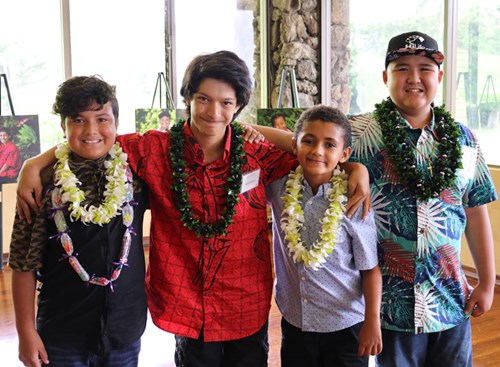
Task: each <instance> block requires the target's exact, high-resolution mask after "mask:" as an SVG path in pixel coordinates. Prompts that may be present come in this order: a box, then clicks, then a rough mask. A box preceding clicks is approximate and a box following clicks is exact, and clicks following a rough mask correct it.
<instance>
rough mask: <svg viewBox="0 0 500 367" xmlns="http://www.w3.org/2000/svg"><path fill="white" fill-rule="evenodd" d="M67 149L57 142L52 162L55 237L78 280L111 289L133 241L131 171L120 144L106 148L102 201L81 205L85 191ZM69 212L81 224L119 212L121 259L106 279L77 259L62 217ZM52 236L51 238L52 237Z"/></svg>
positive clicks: (107, 219) (101, 220)
mask: <svg viewBox="0 0 500 367" xmlns="http://www.w3.org/2000/svg"><path fill="white" fill-rule="evenodd" d="M70 152H71V150H70V148H69V145H68V143H67V142H64V143H62V144H60V145H59V146H58V147H57V149H56V153H55V154H56V158H57V163H56V164H55V167H54V168H55V173H54V177H55V180H54V181H55V186H56V187H55V188H54V190H52V192H51V202H52V208H51V210H50V211H51V217H52V218H53V219H54V222H55V224H56V227H57V232H58V233H57V235H55V236H53V237H57V238H58V239H59V241H60V242H61V244H62V247H63V249H64V252H65V254H64V256H63V258H66V259H68V262H69V263H70V265H71V267H72V268H73V269H74V270H75V272H76V273H77V274H78V276H79V277H80V279H81V280H83V281H84V282H88V283H91V284H95V285H100V286H107V285H109V286H110V287H111V289H113V282H114V281H115V280H116V279H118V277H119V276H120V273H121V270H122V269H123V267H124V266H127V263H128V255H129V251H130V246H131V243H132V234H135V232H134V229H133V227H132V223H133V221H134V210H133V208H132V206H133V205H135V204H136V203H135V202H134V201H133V200H134V189H133V185H132V173H131V172H130V168H129V167H128V164H127V155H126V154H125V153H124V152H123V151H122V149H121V147H120V145H119V144H115V145H113V147H112V148H111V150H110V151H109V156H110V158H109V159H108V160H106V161H105V162H104V167H105V168H106V172H105V175H106V179H107V180H108V182H107V183H106V190H105V192H104V201H103V202H102V204H101V205H100V206H98V207H96V206H94V205H87V206H82V205H81V203H82V202H83V200H84V199H85V194H84V193H83V191H82V190H80V189H79V188H78V186H79V185H80V184H81V182H80V181H79V180H78V179H77V177H76V176H75V174H74V173H73V172H72V171H71V170H70V168H69V163H68V159H69V155H70ZM66 210H68V211H69V217H70V220H71V221H75V220H80V221H81V222H83V223H84V224H86V225H88V224H90V223H93V224H98V225H100V226H102V225H103V224H107V223H109V222H110V220H111V219H112V218H114V217H115V216H117V215H122V218H123V225H124V226H125V227H126V230H125V233H124V235H123V239H122V247H121V250H120V258H119V260H118V262H115V263H113V264H114V265H116V267H115V269H114V270H113V271H112V273H111V276H110V277H109V278H106V277H100V276H96V275H89V273H88V272H87V271H86V270H85V269H84V268H83V266H82V265H81V264H80V262H79V261H78V259H77V256H78V253H76V252H75V251H74V247H73V241H72V239H71V237H70V236H69V232H70V230H69V227H68V224H67V222H66V218H65V216H64V213H65V211H66ZM51 238H52V237H51Z"/></svg>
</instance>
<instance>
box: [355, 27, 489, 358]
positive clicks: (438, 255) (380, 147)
mask: <svg viewBox="0 0 500 367" xmlns="http://www.w3.org/2000/svg"><path fill="white" fill-rule="evenodd" d="M443 60H444V55H443V54H442V53H441V52H440V51H439V50H438V46H437V42H436V41H435V40H434V39H432V38H431V37H429V36H428V35H426V34H423V33H420V32H409V33H404V34H401V35H398V36H396V37H394V38H392V39H391V41H390V42H389V46H388V49H387V55H386V61H385V66H386V69H385V70H384V72H383V80H384V83H385V84H386V85H387V87H388V90H389V95H390V97H389V98H388V99H386V100H384V101H382V102H381V103H380V104H377V105H376V109H375V111H374V113H372V114H368V115H361V116H355V117H351V123H352V129H353V153H352V155H351V161H358V162H361V163H363V164H364V165H365V166H366V167H367V168H368V171H369V173H370V183H371V193H372V202H373V207H374V209H375V218H376V222H377V228H378V243H379V259H380V267H381V270H382V275H383V290H382V309H381V313H382V320H381V324H382V329H383V330H382V331H383V334H382V335H383V342H384V349H383V351H382V353H381V354H380V355H379V356H377V363H378V365H380V366H424V365H426V366H427V365H430V364H429V363H433V362H432V361H437V360H439V365H442V366H470V365H471V364H472V345H471V331H470V322H469V317H470V316H471V315H472V316H474V317H476V316H480V315H482V314H484V313H485V312H487V311H488V310H489V309H490V308H491V304H492V302H493V292H494V285H495V265H494V256H493V248H494V245H493V236H492V232H491V225H490V220H489V217H488V211H487V208H486V204H487V203H489V202H492V201H494V200H496V199H497V194H496V192H495V189H494V186H493V183H492V180H491V177H490V174H489V171H488V167H487V165H486V162H485V160H484V157H483V155H482V152H481V150H480V148H479V144H478V141H477V139H476V137H475V135H474V133H473V132H472V131H471V130H469V129H468V128H467V127H466V126H464V125H462V124H460V123H458V122H455V121H454V119H453V118H452V117H451V116H450V114H449V113H447V112H446V111H445V109H444V107H436V106H435V105H434V103H433V100H434V98H435V96H436V93H437V91H438V87H439V84H440V82H441V80H442V77H443V71H442V70H440V65H441V64H442V62H443ZM463 233H465V235H466V238H467V242H468V245H469V248H470V251H471V253H472V256H473V258H474V261H475V265H476V269H477V274H478V277H479V283H478V285H477V286H476V288H474V289H473V288H472V287H471V286H470V285H469V284H468V282H467V279H466V277H465V274H464V272H463V270H462V267H461V264H460V248H461V238H462V234H463Z"/></svg>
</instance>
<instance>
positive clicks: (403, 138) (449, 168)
mask: <svg viewBox="0 0 500 367" xmlns="http://www.w3.org/2000/svg"><path fill="white" fill-rule="evenodd" d="M433 109H434V121H435V124H436V126H435V128H434V133H435V134H436V136H437V140H438V142H439V145H438V153H437V157H436V159H434V161H433V162H432V165H433V167H434V169H435V172H436V174H434V175H433V176H432V177H430V175H427V174H425V173H424V170H422V169H420V168H418V166H417V160H416V156H415V153H414V150H413V147H412V146H411V145H410V144H408V132H407V125H406V124H405V120H404V119H403V117H402V116H401V114H400V113H399V112H398V111H397V109H396V105H395V104H394V102H393V101H392V100H391V99H390V98H387V99H386V100H383V101H382V102H381V103H378V104H376V105H375V112H374V117H375V119H376V120H377V121H378V122H379V124H380V128H381V130H382V140H383V142H384V144H385V146H386V148H387V151H388V153H389V156H390V157H391V159H392V161H393V166H394V170H395V172H396V174H397V175H398V177H399V181H400V182H401V183H402V184H403V185H405V186H406V187H407V188H408V189H410V190H412V191H413V193H414V194H415V196H416V198H417V199H419V200H422V201H426V200H428V199H430V198H436V197H438V196H439V194H440V193H441V191H443V190H444V189H446V188H448V187H450V186H451V184H452V183H453V181H454V180H455V178H456V173H457V169H458V168H462V161H461V158H462V151H461V149H460V142H459V138H460V130H459V128H458V126H457V125H456V124H455V123H454V120H453V118H452V117H451V115H450V114H449V113H448V112H447V111H446V110H445V109H444V106H441V107H433Z"/></svg>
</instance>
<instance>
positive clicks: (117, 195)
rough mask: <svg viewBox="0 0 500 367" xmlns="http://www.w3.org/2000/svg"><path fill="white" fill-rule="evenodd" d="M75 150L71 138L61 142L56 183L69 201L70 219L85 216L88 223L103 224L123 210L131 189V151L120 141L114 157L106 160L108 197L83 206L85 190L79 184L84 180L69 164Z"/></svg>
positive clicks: (64, 198) (66, 201) (82, 219)
mask: <svg viewBox="0 0 500 367" xmlns="http://www.w3.org/2000/svg"><path fill="white" fill-rule="evenodd" d="M70 152H71V150H70V148H69V145H68V143H67V142H64V143H61V144H59V145H58V147H57V149H56V152H55V155H56V158H57V163H56V164H55V166H54V169H55V172H54V181H55V185H56V186H59V187H60V188H61V191H62V198H61V200H62V202H63V203H68V202H69V206H68V211H69V213H70V219H71V220H72V221H73V220H81V221H82V222H83V223H85V224H89V223H94V224H99V225H101V226H102V225H103V224H106V223H109V221H110V220H111V219H112V218H113V217H115V216H116V215H117V214H119V212H120V211H121V207H122V205H123V203H124V202H125V194H126V192H127V188H126V186H127V185H128V184H129V183H128V182H127V166H128V165H127V154H125V153H124V152H123V151H122V148H121V147H120V144H118V143H116V144H114V145H113V147H112V148H111V150H110V151H109V155H110V159H109V160H106V161H105V162H104V167H105V168H106V172H105V175H106V179H107V181H108V182H107V183H106V190H105V191H104V200H103V202H102V204H101V205H100V206H98V207H96V206H94V205H86V206H82V205H81V204H82V201H83V200H84V199H85V193H84V192H83V191H82V190H80V189H79V188H78V186H79V185H80V184H81V182H80V181H79V180H78V179H77V178H76V176H75V174H74V173H73V172H72V171H71V169H70V168H69V163H68V159H69V154H70Z"/></svg>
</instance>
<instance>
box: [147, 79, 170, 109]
mask: <svg viewBox="0 0 500 367" xmlns="http://www.w3.org/2000/svg"><path fill="white" fill-rule="evenodd" d="M162 84H163V85H164V87H165V104H166V108H175V106H174V100H173V99H172V95H171V94H170V88H169V86H168V83H167V79H166V78H165V74H164V73H163V72H159V73H158V78H156V85H155V91H154V93H153V102H151V108H153V106H154V104H155V98H156V94H157V93H158V95H159V96H160V97H159V98H160V108H162V101H161V98H162V95H163V93H162V92H161V88H162Z"/></svg>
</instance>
